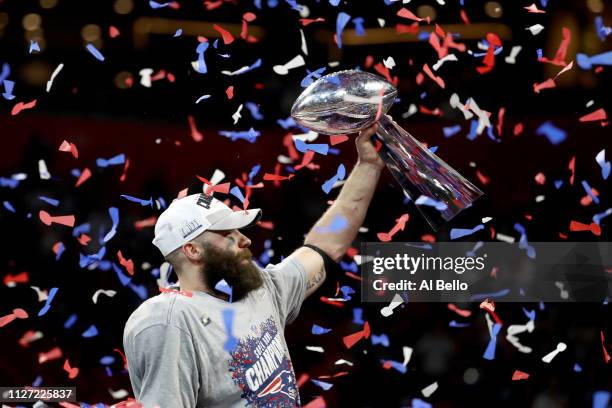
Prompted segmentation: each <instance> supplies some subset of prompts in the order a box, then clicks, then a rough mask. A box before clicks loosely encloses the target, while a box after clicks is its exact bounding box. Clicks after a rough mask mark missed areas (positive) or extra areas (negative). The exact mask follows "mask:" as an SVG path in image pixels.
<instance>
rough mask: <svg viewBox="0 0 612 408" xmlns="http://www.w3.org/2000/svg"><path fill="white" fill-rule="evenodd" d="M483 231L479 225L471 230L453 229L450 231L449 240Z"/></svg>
mask: <svg viewBox="0 0 612 408" xmlns="http://www.w3.org/2000/svg"><path fill="white" fill-rule="evenodd" d="M483 229H484V225H483V224H480V225H477V226H475V227H474V228H472V229H469V228H467V229H466V228H453V229H451V231H450V239H457V238H461V237H465V236H467V235H472V234H473V233H475V232H478V231H481V230H483Z"/></svg>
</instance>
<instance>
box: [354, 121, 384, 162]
mask: <svg viewBox="0 0 612 408" xmlns="http://www.w3.org/2000/svg"><path fill="white" fill-rule="evenodd" d="M376 130H378V124H377V123H374V124H373V125H371V126H370V127H368V128H367V129H364V130H362V131H361V132H359V136H357V138H356V139H355V145H356V146H357V154H358V156H359V158H358V160H359V161H358V164H359V163H363V164H371V165H373V166H375V167H377V168H383V167H384V166H385V162H384V161H382V159H381V158H380V156H379V155H378V152H377V151H376V148H375V147H374V145H373V144H372V142H371V141H370V139H371V138H372V135H373V134H375V133H376Z"/></svg>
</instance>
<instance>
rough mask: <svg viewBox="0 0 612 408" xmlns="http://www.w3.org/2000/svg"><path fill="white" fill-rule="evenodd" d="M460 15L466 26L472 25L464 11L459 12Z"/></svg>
mask: <svg viewBox="0 0 612 408" xmlns="http://www.w3.org/2000/svg"><path fill="white" fill-rule="evenodd" d="M459 15H460V16H461V20H463V22H464V23H465V24H471V23H470V20H469V19H468V16H467V14H466V13H465V10H464V9H461V11H460V12H459Z"/></svg>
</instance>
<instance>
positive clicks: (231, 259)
mask: <svg viewBox="0 0 612 408" xmlns="http://www.w3.org/2000/svg"><path fill="white" fill-rule="evenodd" d="M252 256H253V255H252V254H251V251H249V249H248V248H244V249H241V250H240V252H239V253H238V254H231V253H228V252H226V251H223V250H221V249H217V248H215V247H212V246H210V245H206V251H205V254H204V265H203V268H202V279H203V281H204V283H205V284H206V286H207V287H208V288H209V289H211V290H212V289H214V287H215V286H216V285H217V283H219V281H220V280H221V279H224V280H225V282H227V284H228V285H229V286H230V287H231V288H232V301H233V302H234V301H237V300H240V299H243V298H244V297H245V296H246V295H247V294H249V292H251V291H253V290H255V289H258V288H260V287H261V286H262V285H263V277H262V276H261V272H260V270H259V268H258V267H257V266H256V265H255V264H253V262H252V261H251V258H252Z"/></svg>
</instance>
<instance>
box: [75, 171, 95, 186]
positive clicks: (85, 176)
mask: <svg viewBox="0 0 612 408" xmlns="http://www.w3.org/2000/svg"><path fill="white" fill-rule="evenodd" d="M90 177H91V170H89V168H87V167H86V168H85V169H83V171H82V172H81V175H80V176H79V179H78V180H77V182H76V184H75V185H74V186H75V187H78V186H80V185H81V184H83V183H84V182H86V181H87V179H88V178H90Z"/></svg>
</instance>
